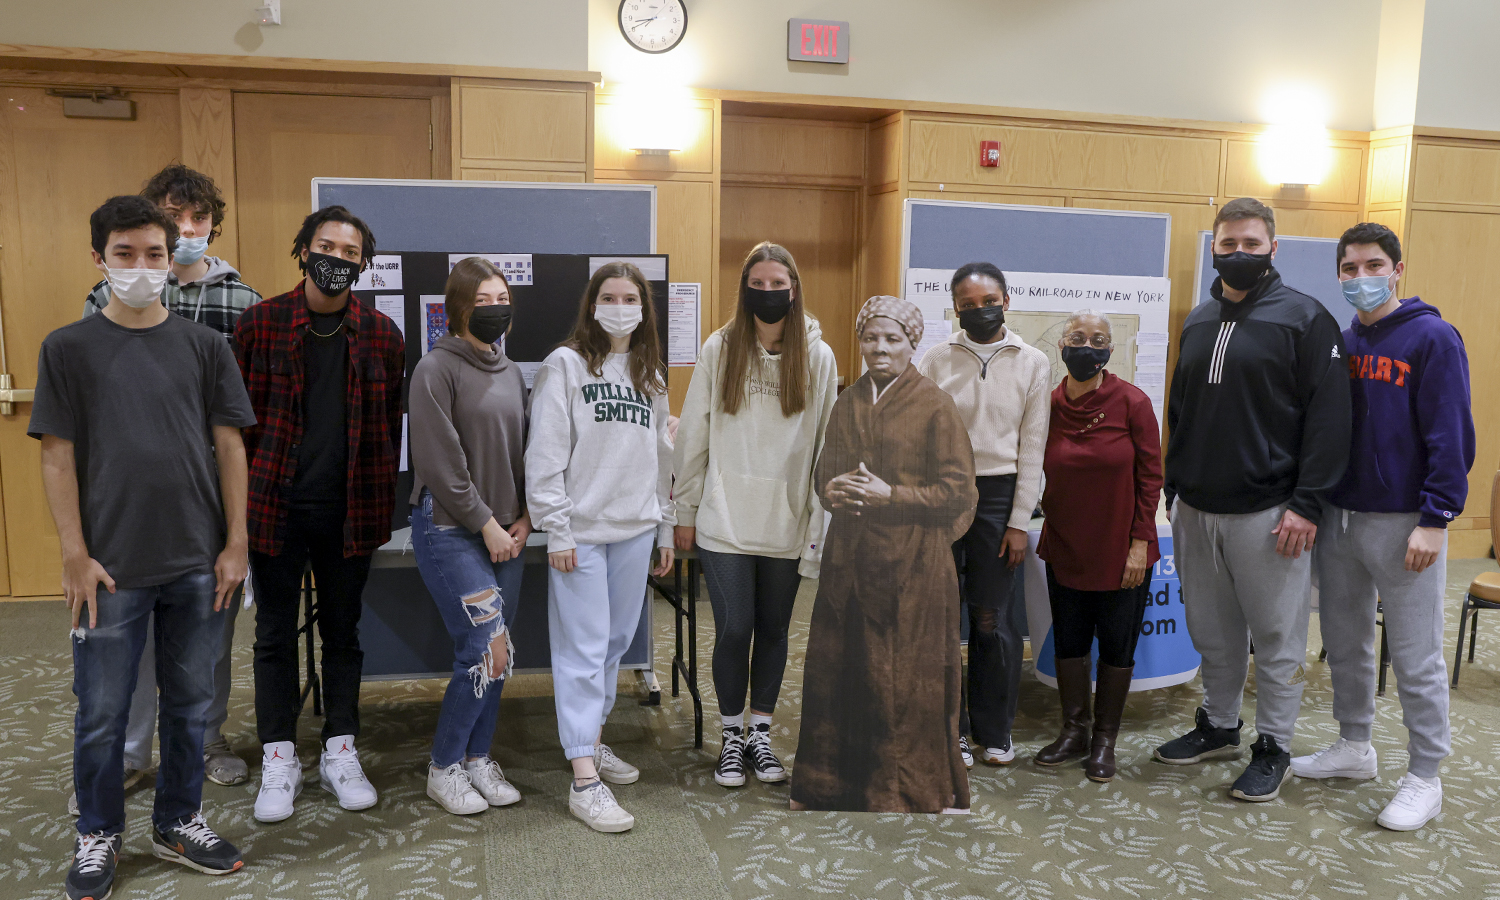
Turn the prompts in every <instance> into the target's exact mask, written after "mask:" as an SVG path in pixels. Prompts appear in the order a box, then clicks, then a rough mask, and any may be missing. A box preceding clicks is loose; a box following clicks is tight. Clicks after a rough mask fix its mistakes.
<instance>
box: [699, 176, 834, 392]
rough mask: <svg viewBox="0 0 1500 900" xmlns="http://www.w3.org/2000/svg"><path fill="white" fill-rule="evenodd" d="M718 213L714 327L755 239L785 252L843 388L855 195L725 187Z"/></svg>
mask: <svg viewBox="0 0 1500 900" xmlns="http://www.w3.org/2000/svg"><path fill="white" fill-rule="evenodd" d="M720 197H721V199H720V201H719V208H720V210H721V213H720V215H721V218H720V226H719V294H720V303H721V310H720V321H725V322H727V321H729V317H730V316H732V315H733V313H734V305H735V304H736V303H737V302H739V293H738V292H739V284H740V267H741V266H742V265H744V263H745V255H746V254H748V253H749V252H750V249H751V248H752V247H754V246H755V245H756V244H758V243H760V242H761V241H774V242H776V243H778V244H781V245H782V246H784V247H786V248H787V249H788V250H790V251H791V252H792V257H793V258H795V259H796V260H797V271H798V274H800V275H801V277H802V290H803V302H804V304H805V306H806V309H807V311H808V312H809V313H811V314H812V315H813V316H815V317H816V318H817V320H818V323H819V324H820V325H821V326H822V328H823V340H824V341H825V342H826V343H827V344H828V346H829V347H830V348H832V350H833V355H834V357H835V358H836V359H837V360H838V370H839V374H840V375H842V376H843V377H844V379H845V383H846V384H847V383H849V382H852V381H853V380H854V379H855V378H857V377H859V360H858V359H857V358H856V357H855V353H854V345H855V341H854V337H853V334H854V316H855V313H857V312H858V311H859V301H860V300H861V299H863V298H856V297H855V296H854V284H855V278H854V275H855V272H854V264H855V259H856V258H857V256H858V231H859V193H858V191H855V190H851V189H841V188H821V187H797V188H785V187H760V186H752V185H740V184H736V185H724V187H723V188H722V189H721V195H720Z"/></svg>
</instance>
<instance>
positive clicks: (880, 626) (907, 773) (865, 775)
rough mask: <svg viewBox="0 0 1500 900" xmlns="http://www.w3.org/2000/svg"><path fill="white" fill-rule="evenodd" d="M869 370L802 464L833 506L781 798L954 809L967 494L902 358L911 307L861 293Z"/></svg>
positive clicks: (967, 456) (970, 456) (959, 454)
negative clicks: (812, 456)
mask: <svg viewBox="0 0 1500 900" xmlns="http://www.w3.org/2000/svg"><path fill="white" fill-rule="evenodd" d="M855 330H856V332H857V333H858V334H859V342H860V353H861V354H862V355H863V357H864V361H865V365H866V366H868V368H869V371H867V372H866V373H865V374H864V375H862V376H861V377H860V378H859V380H858V381H856V382H854V384H853V385H851V386H850V387H849V388H848V389H847V390H845V391H844V392H843V394H841V395H840V396H839V398H838V400H837V402H835V403H834V407H833V415H832V418H831V419H830V421H829V423H828V433H827V437H826V440H825V442H824V446H823V453H822V455H821V456H820V457H819V459H818V464H817V469H816V473H815V477H816V479H817V482H816V483H817V486H818V496H819V497H820V498H821V500H822V503H823V506H824V508H826V509H828V510H829V511H830V512H831V513H832V514H833V520H832V522H831V523H830V524H829V527H828V536H827V538H826V540H825V542H824V546H823V569H822V576H821V578H820V580H819V583H818V597H817V601H816V603H815V605H814V606H813V614H812V628H811V632H810V634H809V636H808V641H807V666H806V671H805V675H804V685H803V701H802V733H801V737H800V740H799V742H798V745H797V759H796V765H795V767H794V768H793V774H792V790H791V799H792V806H793V808H794V809H803V808H805V809H834V810H853V811H869V812H907V813H936V812H942V811H944V810H950V809H952V810H967V809H968V807H969V779H968V773H967V772H966V770H965V769H964V764H963V760H962V759H961V758H960V756H959V752H958V704H959V675H960V671H961V668H962V661H961V658H960V656H959V642H958V632H959V603H958V577H957V574H956V572H955V570H954V568H953V553H952V546H953V542H954V541H955V540H957V539H958V537H959V536H961V535H962V534H963V533H964V532H965V530H967V529H968V527H969V523H970V521H971V520H972V519H973V518H974V507H975V504H976V502H977V500H978V497H977V494H976V492H975V488H974V453H973V449H972V447H971V446H970V444H969V434H968V431H967V430H966V429H965V428H964V424H963V421H962V420H961V419H960V418H959V416H958V412H957V410H956V409H954V406H953V401H952V399H950V398H949V396H948V395H947V394H946V393H944V392H943V390H942V389H941V388H939V387H938V386H937V385H936V384H934V383H933V382H932V381H930V380H928V379H927V378H926V377H925V376H923V375H922V374H921V373H919V372H918V371H917V369H916V367H915V366H913V365H911V358H912V354H913V352H914V351H915V350H916V344H917V342H918V341H920V340H921V339H922V313H921V311H920V310H919V309H917V307H916V306H914V305H913V304H911V303H908V302H906V301H905V300H900V299H898V298H896V297H873V298H871V299H870V300H869V302H867V303H866V304H865V305H864V308H863V309H861V310H860V313H859V317H858V319H857V320H856V322H855Z"/></svg>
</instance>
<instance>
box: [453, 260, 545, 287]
mask: <svg viewBox="0 0 1500 900" xmlns="http://www.w3.org/2000/svg"><path fill="white" fill-rule="evenodd" d="M471 256H477V257H479V258H481V259H487V260H489V261H490V262H492V263H494V264H495V267H496V268H498V269H499V270H500V271H501V273H503V274H504V275H505V283H506V284H508V285H510V286H511V287H516V286H518V285H523V284H535V283H536V281H535V279H534V274H533V271H532V267H531V254H530V253H450V254H448V271H449V272H452V271H453V267H454V266H456V265H458V264H459V263H460V262H462V261H463V260H466V259H468V258H469V257H471Z"/></svg>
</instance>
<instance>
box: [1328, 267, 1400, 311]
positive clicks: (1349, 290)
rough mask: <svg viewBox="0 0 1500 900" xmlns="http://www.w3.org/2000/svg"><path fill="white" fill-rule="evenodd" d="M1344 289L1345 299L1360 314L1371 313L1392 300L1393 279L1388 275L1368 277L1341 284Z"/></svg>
mask: <svg viewBox="0 0 1500 900" xmlns="http://www.w3.org/2000/svg"><path fill="white" fill-rule="evenodd" d="M1339 286H1340V287H1342V288H1343V289H1344V299H1345V300H1348V301H1349V302H1350V303H1351V304H1353V306H1354V308H1355V309H1357V310H1359V311H1360V312H1370V311H1371V310H1375V309H1379V308H1380V307H1382V306H1384V305H1385V302H1386V301H1387V300H1389V299H1391V279H1390V276H1388V275H1366V276H1365V277H1363V278H1350V279H1349V280H1348V281H1341V282H1339Z"/></svg>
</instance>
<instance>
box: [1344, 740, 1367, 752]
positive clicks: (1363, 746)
mask: <svg viewBox="0 0 1500 900" xmlns="http://www.w3.org/2000/svg"><path fill="white" fill-rule="evenodd" d="M1344 743H1346V744H1348V745H1349V746H1351V747H1353V748H1354V749H1356V750H1358V751H1359V752H1360V753H1369V752H1370V742H1369V741H1351V740H1349V739H1348V738H1344Z"/></svg>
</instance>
